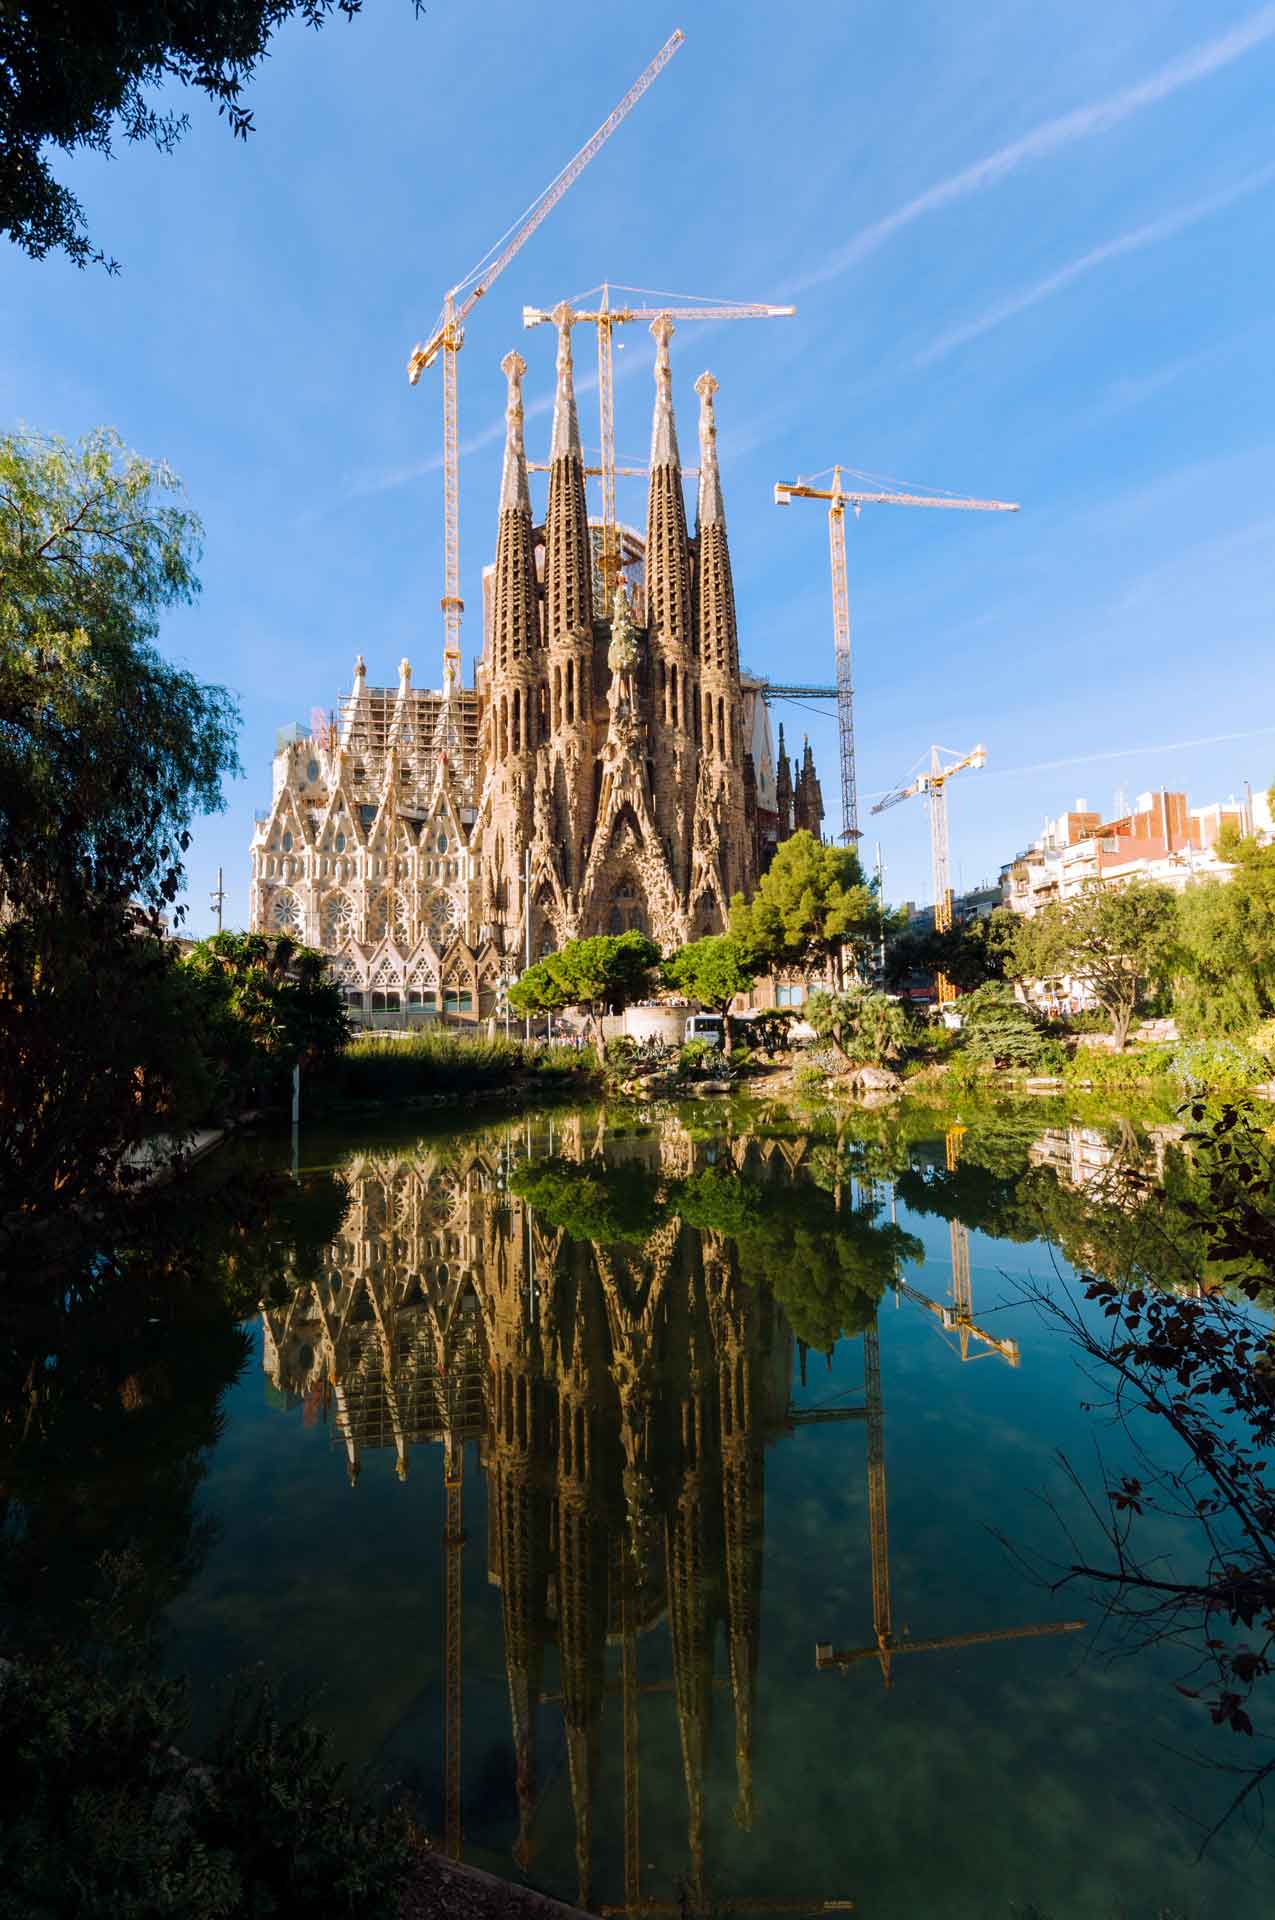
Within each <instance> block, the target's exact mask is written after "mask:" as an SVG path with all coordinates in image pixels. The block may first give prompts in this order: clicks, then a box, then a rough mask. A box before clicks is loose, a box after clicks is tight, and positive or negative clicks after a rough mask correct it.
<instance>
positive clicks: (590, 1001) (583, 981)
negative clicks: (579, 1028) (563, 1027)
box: [509, 931, 660, 1048]
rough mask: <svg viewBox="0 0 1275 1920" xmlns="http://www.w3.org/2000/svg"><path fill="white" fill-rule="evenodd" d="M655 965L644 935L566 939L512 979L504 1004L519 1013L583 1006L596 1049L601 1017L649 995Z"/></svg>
mask: <svg viewBox="0 0 1275 1920" xmlns="http://www.w3.org/2000/svg"><path fill="white" fill-rule="evenodd" d="M659 962H660V950H659V948H658V947H657V946H655V945H653V944H652V942H651V941H650V940H648V939H647V937H646V935H645V934H644V933H637V932H632V931H631V932H629V933H616V934H607V933H602V934H597V935H596V936H595V937H594V938H593V939H591V940H569V941H568V942H567V944H566V946H565V947H562V948H561V949H560V950H559V951H558V952H557V953H548V954H546V955H545V957H544V959H543V960H537V961H536V963H535V965H534V966H531V967H528V969H527V971H526V972H525V973H524V974H523V975H522V977H521V979H518V980H515V981H514V983H513V985H512V986H511V987H510V989H509V1004H510V1006H511V1007H512V1008H513V1009H514V1010H515V1012H517V1013H522V1014H528V1013H542V1012H554V1013H556V1012H557V1011H558V1010H559V1009H560V1008H562V1007H583V1008H585V1009H586V1011H587V1012H588V1014H589V1016H590V1018H591V1019H592V1020H593V1023H594V1028H595V1033H596V1037H597V1041H598V1045H599V1048H600V1047H601V1044H602V1016H603V1015H604V1014H605V1013H607V1012H608V1011H610V1012H612V1013H623V1011H624V1009H625V1008H626V1007H628V1006H632V1004H633V1002H634V1001H635V1000H641V999H642V998H643V997H644V996H645V995H646V994H648V993H650V992H651V990H652V988H653V986H654V984H655V981H654V975H655V969H656V967H657V966H658V965H659Z"/></svg>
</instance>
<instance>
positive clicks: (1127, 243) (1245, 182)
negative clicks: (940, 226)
mask: <svg viewBox="0 0 1275 1920" xmlns="http://www.w3.org/2000/svg"><path fill="white" fill-rule="evenodd" d="M1271 180H1275V162H1272V163H1271V165H1269V166H1265V167H1259V168H1258V169H1257V171H1256V172H1255V173H1249V174H1245V176H1244V178H1243V179H1242V180H1237V181H1236V182H1235V184H1234V186H1230V187H1225V188H1223V190H1222V191H1221V192H1220V193H1211V194H1209V195H1208V196H1207V197H1206V198H1205V199H1203V200H1193V201H1192V202H1191V204H1190V205H1189V206H1186V207H1179V208H1178V209H1177V210H1176V211H1175V212H1173V213H1166V214H1163V215H1162V216H1161V218H1160V219H1159V220H1149V221H1148V222H1147V223H1146V225H1145V226H1142V227H1134V228H1133V229H1132V230H1131V231H1130V232H1129V233H1122V234H1120V235H1118V236H1117V238H1116V239H1114V240H1107V241H1105V242H1104V243H1103V245H1102V246H1100V247H1094V248H1092V249H1091V250H1090V251H1089V252H1088V253H1082V254H1081V256H1080V258H1079V259H1078V260H1071V261H1069V262H1068V264H1067V265H1066V266H1065V267H1059V269H1058V271H1057V272H1056V273H1051V274H1047V275H1046V276H1045V278H1044V279H1043V280H1038V281H1037V282H1036V283H1035V285H1034V286H1030V287H1024V288H1023V290H1022V292H1021V293H1013V294H1011V295H1010V296H1009V298H1008V299H1007V300H998V301H997V302H996V304H995V305H994V306H991V307H987V308H986V309H985V310H984V311H983V312H982V313H980V314H979V316H978V318H977V319H976V320H969V321H966V322H965V324H964V325H962V326H959V327H953V328H951V329H950V331H949V332H947V333H941V334H940V335H939V337H938V339H937V340H934V341H931V343H930V345H929V346H928V347H925V348H924V349H923V350H922V351H921V352H920V353H918V354H917V356H916V360H915V362H914V364H915V365H916V366H918V367H929V366H932V365H933V364H934V362H935V361H936V360H942V359H943V358H944V357H945V356H946V355H947V354H949V353H952V352H954V351H955V349H956V348H957V347H963V346H965V345H967V344H968V342H969V341H971V340H977V339H978V338H979V337H980V336H981V335H982V334H985V333H990V332H991V331H992V329H993V328H994V327H999V326H1003V325H1004V323H1005V321H1006V320H1013V319H1014V318H1015V317H1016V316H1017V315H1018V314H1020V313H1025V312H1026V311H1027V309H1028V308H1029V307H1036V306H1039V305H1040V303H1041V301H1042V300H1049V299H1051V298H1052V297H1053V295H1054V294H1056V293H1061V292H1062V291H1063V290H1064V288H1066V287H1069V286H1071V285H1072V284H1073V282H1074V281H1076V280H1080V279H1083V278H1084V276H1085V275H1086V274H1087V273H1093V272H1095V271H1096V270H1097V268H1099V267H1104V266H1106V265H1107V263H1108V261H1111V260H1120V259H1122V258H1123V257H1124V255H1125V254H1127V253H1139V252H1141V250H1142V249H1143V248H1144V247H1152V246H1155V245H1157V244H1158V243H1159V242H1160V241H1161V240H1172V239H1173V238H1174V237H1175V235H1177V234H1179V233H1184V232H1185V231H1186V229H1187V228H1188V227H1193V226H1195V224H1196V222H1197V221H1200V220H1206V219H1207V218H1208V217H1209V215H1210V214H1213V213H1220V212H1221V211H1222V209H1223V208H1224V207H1229V206H1232V205H1233V204H1234V203H1235V201H1237V200H1241V199H1243V198H1244V197H1245V195H1246V194H1250V193H1256V192H1257V190H1258V189H1259V187H1264V186H1266V185H1268V183H1269V182H1270V181H1271Z"/></svg>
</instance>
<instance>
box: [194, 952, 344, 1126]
mask: <svg viewBox="0 0 1275 1920" xmlns="http://www.w3.org/2000/svg"><path fill="white" fill-rule="evenodd" d="M184 965H185V966H186V967H187V968H188V969H189V971H190V972H191V974H192V975H193V976H194V977H195V979H196V980H198V982H199V983H200V999H201V1002H202V1008H203V1013H204V1019H205V1022H206V1028H207V1033H208V1043H209V1050H210V1053H211V1055H212V1057H213V1058H214V1059H215V1060H216V1061H217V1063H218V1065H219V1066H220V1068H221V1070H222V1072H223V1075H224V1079H225V1092H226V1093H227V1094H229V1095H230V1096H231V1097H235V1096H241V1097H242V1096H246V1095H247V1094H248V1093H249V1091H250V1090H251V1089H252V1088H253V1087H254V1086H259V1085H262V1084H263V1083H268V1082H270V1081H271V1080H275V1079H277V1078H278V1077H279V1076H280V1075H281V1074H282V1073H285V1072H290V1071H291V1069H292V1068H293V1067H294V1066H298V1065H300V1066H310V1065H314V1064H316V1063H317V1062H319V1061H321V1060H324V1059H330V1058H331V1057H332V1056H333V1055H334V1054H336V1053H339V1052H340V1050H341V1048H342V1047H343V1046H344V1045H345V1043H346V1041H347V1040H348V1039H349V1037H350V1023H349V1018H348V1016H347V1014H346V1011H345V998H344V995H343V994H342V992H341V989H340V987H338V986H337V985H336V983H335V982H334V981H332V980H330V979H329V978H328V975H327V971H326V962H325V960H324V957H323V955H322V954H321V953H316V952H315V951H314V949H313V948H312V947H302V946H298V945H297V943H296V942H295V941H294V940H292V939H290V938H289V936H288V935H287V934H268V933H215V934H213V936H212V938H211V939H210V940H201V941H200V943H199V945H198V946H197V947H195V948H194V950H193V951H192V952H191V953H190V954H189V955H188V956H187V958H186V960H185V962H184Z"/></svg>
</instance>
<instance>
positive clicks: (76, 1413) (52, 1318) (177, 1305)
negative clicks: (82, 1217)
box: [0, 1175, 344, 1634]
mask: <svg viewBox="0 0 1275 1920" xmlns="http://www.w3.org/2000/svg"><path fill="white" fill-rule="evenodd" d="M274 1199H275V1202H281V1203H282V1204H281V1206H278V1207H277V1210H276V1211H275V1212H274V1214H273V1217H272V1212H271V1209H272V1197H271V1193H270V1191H268V1190H267V1189H266V1188H265V1187H263V1186H260V1185H249V1184H246V1183H245V1182H243V1181H242V1180H240V1179H237V1178H235V1177H234V1176H233V1175H228V1176H223V1177H222V1178H221V1179H220V1180H218V1179H216V1178H215V1177H214V1178H213V1179H211V1180H210V1179H208V1178H205V1179H204V1180H202V1181H201V1182H200V1183H199V1185H198V1187H197V1188H196V1189H194V1190H192V1189H191V1188H190V1187H189V1186H182V1187H180V1188H159V1189H156V1190H154V1191H153V1192H152V1193H150V1194H149V1195H145V1196H142V1197H141V1199H140V1200H139V1201H138V1202H137V1203H136V1204H135V1206H134V1208H133V1215H132V1221H131V1231H130V1235H129V1238H128V1241H127V1243H126V1244H124V1245H122V1246H110V1245H106V1246H98V1247H96V1248H95V1249H93V1250H92V1252H88V1251H85V1250H82V1249H78V1248H76V1249H68V1250H64V1251H63V1253H62V1255H61V1257H60V1258H59V1259H58V1260H57V1262H56V1264H53V1265H50V1266H49V1267H46V1268H45V1269H44V1270H43V1271H38V1270H33V1269H29V1270H28V1272H27V1273H26V1275H25V1276H24V1277H23V1279H22V1282H21V1291H20V1292H15V1291H14V1290H12V1289H11V1290H10V1291H9V1292H8V1293H7V1294H6V1295H5V1296H4V1301H3V1307H2V1309H0V1485H3V1487H4V1488H5V1491H6V1495H7V1500H8V1503H9V1505H10V1512H11V1525H10V1529H9V1534H8V1542H9V1544H8V1548H7V1551H6V1553H5V1555H4V1560H3V1576H4V1584H5V1587H6V1589H7V1592H8V1597H9V1598H10V1599H11V1601H13V1602H14V1603H15V1604H16V1605H17V1606H18V1607H19V1608H20V1610H21V1616H22V1620H23V1623H24V1628H25V1627H27V1626H30V1627H31V1628H32V1629H33V1630H36V1629H38V1630H39V1631H40V1632H41V1633H42V1634H43V1633H57V1632H59V1631H61V1630H62V1629H63V1628H64V1627H67V1628H69V1627H71V1626H72V1625H73V1624H75V1625H79V1624H81V1621H80V1614H81V1610H82V1606H83V1603H84V1601H85V1600H86V1599H88V1598H90V1597H91V1596H92V1594H93V1591H94V1588H95V1585H96V1582H97V1573H96V1569H97V1564H98V1562H99V1560H100V1559H101V1557H102V1556H103V1555H104V1554H111V1555H114V1556H118V1555H120V1554H121V1553H124V1552H125V1551H127V1552H128V1553H129V1554H130V1556H131V1559H132V1562H133V1564H134V1565H135V1567H137V1568H138V1569H139V1578H138V1579H137V1580H136V1581H135V1582H134V1585H133V1589H132V1592H131V1604H132V1605H133V1607H134V1610H135V1611H136V1612H137V1613H138V1615H139V1616H142V1617H144V1618H146V1619H149V1618H153V1617H154V1615H155V1614H156V1613H157V1612H158V1610H159V1609H160V1608H162V1607H163V1606H164V1605H165V1604H166V1602H167V1601H168V1600H169V1599H170V1598H171V1597H172V1596H173V1595H174V1594H175V1593H177V1592H178V1591H180V1590H181V1588H182V1587H183V1586H184V1585H185V1584H186V1582H187V1581H188V1580H189V1579H190V1578H191V1576H192V1574H193V1573H194V1572H195V1570H196V1569H197V1567H198V1565H199V1562H200V1560H201V1558H202V1555H203V1553H204V1551H205V1549H206V1546H207V1534H206V1531H205V1530H203V1529H201V1527H200V1525H199V1523H197V1521H196V1520H195V1517H194V1501H195V1495H196V1492H197V1489H198V1487H199V1484H200V1482H201V1480H202V1478H203V1474H204V1470H205V1465H206V1458H207V1453H208V1450H209V1448H210V1447H211V1446H212V1445H213V1444H214V1443H215V1441H216V1440H217V1438H218V1436H219V1434H220V1431H221V1411H220V1402H221V1397H222V1395H223V1393H224V1392H225V1389H226V1388H227V1387H228V1386H229V1385H230V1384H231V1383H232V1382H233V1381H234V1379H235V1378H236V1376H237V1375H238V1373H239V1372H240V1370H241V1368H242V1366H243V1364H244V1361H245V1359H246V1357H247V1353H248V1349H249V1343H248V1340H247V1338H246V1336H245V1335H244V1333H243V1332H242V1331H241V1328H240V1324H239V1323H240V1321H241V1320H242V1318H243V1317H244V1315H245V1314H246V1313H247V1312H248V1311H250V1310H251V1307H252V1306H253V1305H255V1302H256V1298H257V1297H258V1295H259V1293H260V1292H261V1290H262V1288H263V1286H264V1285H265V1284H267V1283H277V1281H278V1278H279V1276H280V1274H281V1272H282V1270H283V1268H284V1266H285V1264H286V1263H287V1262H288V1261H289V1260H290V1259H291V1260H295V1259H297V1258H299V1259H301V1260H302V1261H303V1262H305V1261H308V1260H309V1259H310V1258H311V1257H312V1254H311V1253H310V1252H307V1246H308V1247H309V1248H310V1249H313V1247H314V1246H315V1244H316V1239H317V1241H318V1243H319V1244H321V1242H322V1238H323V1237H326V1235H327V1234H329V1233H330V1232H331V1230H332V1226H333V1224H334V1222H339V1219H340V1209H341V1207H342V1206H343V1204H344V1203H343V1199H342V1197H341V1195H340V1191H339V1189H338V1188H337V1187H336V1186H335V1184H334V1183H333V1182H331V1181H330V1180H329V1181H325V1182H322V1183H319V1184H318V1187H317V1189H316V1188H311V1189H310V1191H309V1192H308V1193H307V1192H306V1191H304V1190H302V1189H297V1188H292V1187H288V1188H286V1189H279V1190H277V1192H276V1194H275V1196H274ZM307 1235H308V1238H307ZM14 1520H16V1523H17V1524H16V1525H14V1524H12V1522H13V1521H14ZM138 1623H139V1624H142V1619H141V1618H139V1622H138Z"/></svg>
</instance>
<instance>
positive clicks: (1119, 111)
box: [788, 5, 1275, 293]
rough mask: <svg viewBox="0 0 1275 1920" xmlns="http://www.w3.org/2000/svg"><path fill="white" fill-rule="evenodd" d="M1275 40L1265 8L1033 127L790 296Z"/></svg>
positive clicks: (871, 231) (794, 285)
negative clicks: (1116, 89)
mask: <svg viewBox="0 0 1275 1920" xmlns="http://www.w3.org/2000/svg"><path fill="white" fill-rule="evenodd" d="M1272 36H1275V5H1270V6H1265V7H1260V8H1259V9H1258V11H1257V12H1256V13H1254V14H1250V15H1249V17H1248V19H1247V20H1244V21H1241V22H1240V24H1239V25H1238V26H1235V27H1232V28H1231V29H1230V31H1229V32H1227V33H1223V34H1220V35H1219V36H1218V37H1217V39H1215V40H1208V41H1206V42H1205V43H1204V44H1203V45H1202V46H1198V47H1196V48H1194V49H1193V50H1192V51H1191V52H1190V53H1186V54H1182V55H1180V56H1179V58H1178V59H1176V60H1170V61H1169V63H1168V65H1167V66H1163V67H1160V68H1159V69H1158V70H1157V71H1156V72H1155V73H1153V74H1150V75H1148V77H1147V78H1146V79H1145V80H1140V81H1138V82H1137V84H1136V85H1134V86H1132V87H1126V88H1125V89H1124V90H1123V92H1121V93H1113V94H1111V95H1109V96H1108V98H1107V99H1105V100H1096V101H1094V102H1092V103H1091V104H1090V105H1089V106H1086V107H1076V108H1074V109H1073V110H1072V112H1070V113H1064V114H1060V115H1059V116H1058V117H1057V118H1056V119H1054V120H1045V121H1043V122H1042V123H1041V125H1040V126H1038V127H1033V129H1032V131H1031V132H1030V133H1027V134H1024V135H1023V137H1022V139H1021V140H1013V141H1011V142H1010V143H1009V145H1008V146H1004V147H998V148H997V150H996V152H995V153H989V154H987V155H986V157H985V158H984V159H982V160H976V161H975V162H974V163H973V165H972V166H968V167H964V168H962V170H961V171H960V172H959V173H954V174H952V175H951V177H950V178H949V179H947V180H940V181H938V182H937V184H936V185H934V186H932V187H928V188H927V189H926V191H925V192H924V193H919V194H917V196H916V198H915V199H913V200H909V201H908V202H907V203H906V204H905V205H904V206H901V207H897V208H896V209H895V211H894V212H893V213H888V214H886V215H885V217H884V219H881V220H876V221H874V222H873V224H872V225H871V226H869V227H864V228H863V229H862V230H861V231H860V232H859V233H857V234H856V235H855V236H854V238H853V239H852V240H850V241H849V242H848V243H847V245H846V246H844V247H842V248H841V249H840V251H839V252H837V253H835V254H833V255H832V257H831V259H829V260H827V261H825V262H824V264H823V265H822V266H820V267H818V268H816V269H815V270H814V271H813V272H811V273H808V274H806V275H804V277H802V278H801V279H798V280H795V281H792V282H790V283H789V287H788V291H789V292H792V293H800V292H804V291H805V289H807V288H808V287H817V286H821V285H822V284H823V283H824V282H825V281H827V280H835V279H836V278H837V277H838V275H840V274H843V273H845V272H846V271H847V270H848V269H849V268H850V267H853V266H857V265H858V263H859V262H860V261H861V260H864V259H866V258H867V256H868V255H869V254H870V253H875V252H876V250H877V248H878V247H880V246H883V245H884V243H885V242H886V241H887V240H888V239H890V238H891V236H892V235H893V234H896V233H898V232H899V231H900V229H901V228H903V227H908V226H911V224H912V222H913V221H914V220H920V219H921V218H923V216H924V215H925V214H927V213H935V212H937V211H938V210H939V208H941V207H949V206H951V205H952V204H953V203H954V202H955V201H958V200H965V199H968V198H969V196H970V195H971V194H976V193H983V192H984V191H986V189H987V188H988V187H995V186H999V185H1000V183H1001V181H1002V180H1005V179H1008V177H1009V176H1010V175H1011V174H1013V173H1017V172H1018V170H1019V168H1020V167H1024V166H1027V165H1029V164H1031V163H1032V162H1033V161H1036V160H1044V159H1046V158H1048V156H1049V155H1050V154H1053V153H1057V152H1059V150H1060V149H1061V148H1063V147H1069V146H1072V145H1074V144H1075V143H1076V142H1077V141H1079V140H1090V139H1093V138H1094V137H1095V135H1098V134H1103V133H1109V132H1110V131H1111V129H1112V128H1113V127H1118V126H1119V125H1120V124H1121V122H1122V121H1124V120H1128V119H1130V118H1131V117H1132V116H1133V115H1134V114H1135V113H1141V111H1142V109H1143V108H1144V107H1153V106H1156V105H1158V104H1159V102H1160V101H1162V100H1167V99H1169V98H1170V96H1171V95H1173V94H1175V93H1178V92H1180V91H1181V89H1182V88H1183V87H1189V86H1194V85H1195V83H1196V82H1197V81H1199V80H1207V79H1208V77H1209V76H1210V74H1214V73H1217V72H1218V71H1219V70H1220V69H1221V68H1222V67H1227V66H1230V65H1231V63H1232V62H1233V61H1235V60H1238V59H1240V58H1241V57H1242V56H1243V55H1244V54H1246V53H1251V52H1252V50H1253V49H1254V48H1255V47H1258V46H1260V45H1261V44H1262V43H1263V42H1264V41H1266V40H1269V39H1271V38H1272Z"/></svg>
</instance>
